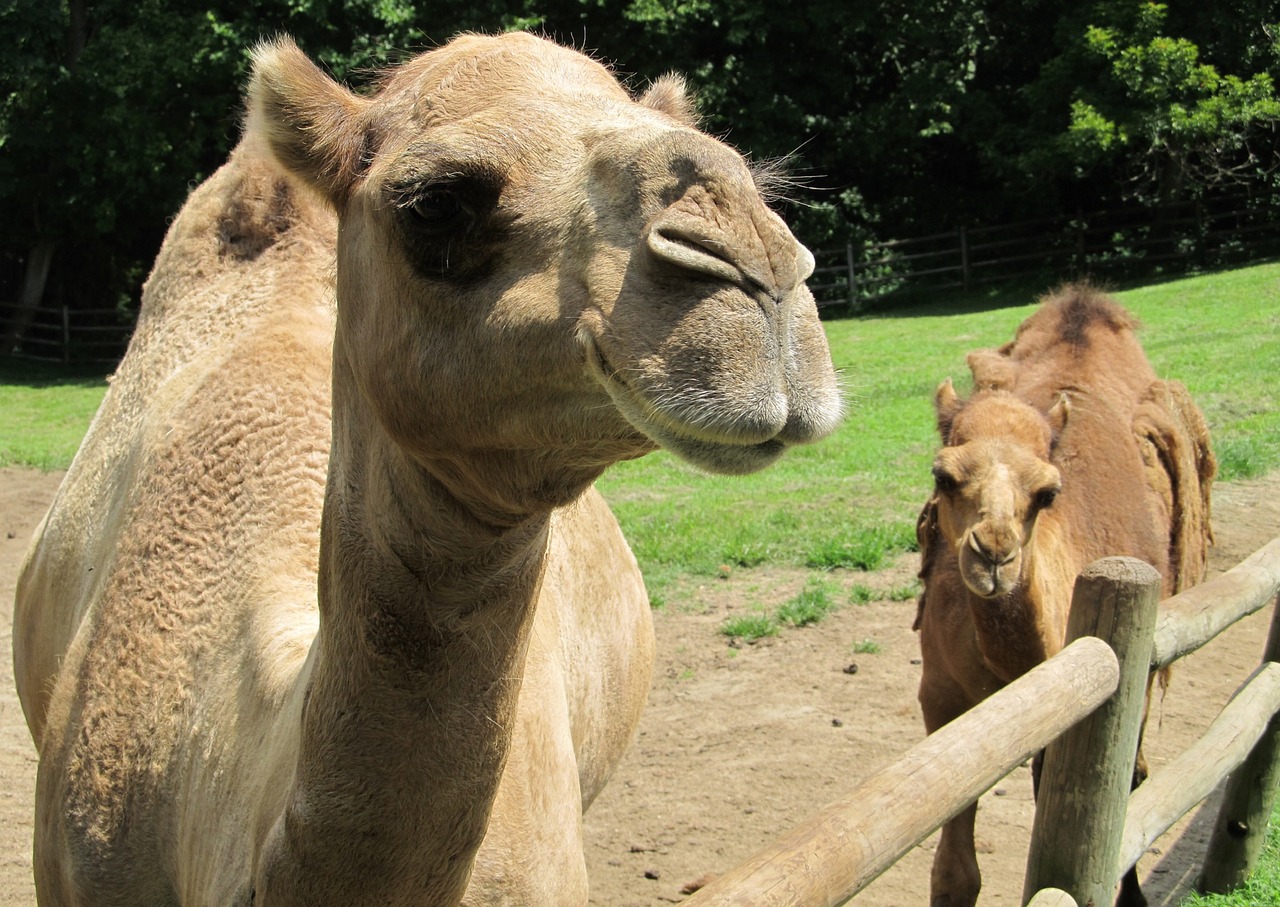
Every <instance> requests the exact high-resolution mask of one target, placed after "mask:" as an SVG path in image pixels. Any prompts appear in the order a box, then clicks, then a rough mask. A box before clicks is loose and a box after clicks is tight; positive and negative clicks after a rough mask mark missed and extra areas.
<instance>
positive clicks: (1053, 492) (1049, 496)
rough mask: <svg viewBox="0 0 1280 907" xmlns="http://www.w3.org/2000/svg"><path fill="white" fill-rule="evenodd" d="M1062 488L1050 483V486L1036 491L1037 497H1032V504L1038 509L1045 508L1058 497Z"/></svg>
mask: <svg viewBox="0 0 1280 907" xmlns="http://www.w3.org/2000/svg"><path fill="white" fill-rule="evenodd" d="M1061 490H1062V489H1061V488H1059V487H1058V486H1056V485H1050V486H1049V487H1048V488H1041V489H1040V490H1039V491H1037V492H1036V493H1035V497H1033V498H1032V499H1031V503H1032V506H1034V507H1035V509H1036V510H1044V508H1046V507H1049V506H1051V505H1052V504H1053V502H1054V501H1056V500H1057V499H1058V492H1059V491H1061Z"/></svg>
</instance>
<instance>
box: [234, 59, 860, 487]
mask: <svg viewBox="0 0 1280 907" xmlns="http://www.w3.org/2000/svg"><path fill="white" fill-rule="evenodd" d="M253 97H254V108H253V109H254V114H253V117H256V118H257V122H259V123H260V124H261V127H260V128H262V129H263V131H264V132H265V133H266V135H267V137H268V139H269V141H270V142H271V146H272V148H273V150H274V151H275V153H276V156H277V157H278V158H279V159H280V160H281V161H282V162H284V163H285V165H286V166H288V167H290V169H292V170H294V171H295V172H297V173H299V174H300V175H301V176H303V177H304V178H305V179H306V180H307V181H308V182H310V183H311V185H313V186H314V187H316V188H318V189H319V190H320V191H321V192H322V193H324V194H325V195H326V196H327V197H328V198H329V199H330V201H331V202H332V203H333V205H334V207H335V208H336V209H337V211H338V215H339V241H338V310H339V311H338V318H339V339H338V345H337V348H336V354H337V355H338V356H339V357H342V358H345V360H346V361H347V362H348V363H349V364H350V368H351V372H352V374H353V378H354V381H355V384H356V385H357V386H358V387H359V388H360V390H361V391H362V393H363V395H364V396H365V397H366V398H367V401H368V404H369V406H370V407H371V409H372V411H373V412H374V413H375V414H376V415H377V417H378V419H379V421H381V422H382V423H383V425H384V426H385V427H386V428H387V429H388V431H389V432H390V433H391V434H392V435H393V436H394V437H395V438H396V439H397V440H398V441H399V442H400V443H401V444H402V446H404V447H405V448H406V449H407V450H409V451H410V452H412V453H414V454H419V455H423V456H426V457H432V458H439V457H440V456H455V457H456V456H463V457H466V458H467V459H468V460H469V461H471V462H476V461H478V458H477V457H476V456H474V455H471V454H466V453H464V452H466V451H484V452H492V451H504V452H512V451H527V452H530V453H531V455H532V456H535V457H538V458H543V457H545V455H546V454H547V453H548V452H552V451H554V452H555V454H556V459H557V461H562V462H567V461H574V460H577V461H579V462H581V463H582V465H583V466H584V467H585V466H589V465H590V464H591V463H599V464H602V465H603V464H606V463H609V462H613V461H615V460H617V459H619V458H621V457H631V456H636V455H639V454H641V453H644V452H645V451H647V450H650V449H652V448H653V447H655V446H658V445H661V446H665V447H668V448H669V449H671V450H672V451H673V452H675V453H677V454H678V455H680V456H682V457H684V458H685V459H688V460H690V461H692V462H693V463H696V464H698V465H700V466H703V467H704V468H707V469H709V470H712V471H716V472H727V473H743V472H750V471H753V470H756V469H759V468H761V467H763V466H765V465H767V464H768V463H770V462H772V461H773V460H774V459H775V458H776V457H777V456H778V455H779V454H780V453H781V452H782V451H783V450H784V449H785V448H786V447H787V446H788V445H791V444H795V443H803V442H808V441H812V440H816V439H818V438H820V437H823V436H825V435H826V434H828V433H829V432H831V431H832V430H833V429H834V428H835V426H836V425H837V423H838V421H839V419H840V417H841V415H842V404H841V399H840V394H839V392H838V388H837V385H836V380H835V376H834V372H833V370H832V367H831V361H830V356H829V353H828V351H827V346H826V341H825V337H824V335H823V332H822V329H821V326H820V324H819V322H818V317H817V311H816V308H815V306H814V303H813V298H812V296H811V295H810V294H809V292H808V290H807V289H806V288H805V286H804V280H805V278H806V277H808V275H809V274H810V272H811V271H812V268H813V259H812V256H811V255H810V254H809V253H808V251H807V250H805V249H804V247H803V246H801V245H800V244H799V243H798V242H797V241H796V240H795V238H794V237H793V236H792V235H791V233H790V232H789V231H788V230H787V228H786V227H785V225H784V224H783V222H782V221H781V220H780V219H779V218H778V217H777V216H776V215H775V214H774V213H773V212H772V211H770V210H769V209H768V208H767V206H766V205H765V204H764V202H763V201H762V199H761V197H760V195H759V192H758V191H757V187H756V186H755V185H754V183H753V180H752V176H751V173H750V171H749V170H748V168H747V166H746V165H745V163H744V162H743V160H742V158H741V157H740V156H739V155H738V154H737V153H736V152H734V151H732V150H731V149H729V148H728V147H727V146H725V145H723V144H722V143H720V142H718V141H716V140H714V139H712V138H710V137H709V136H707V135H705V134H703V133H701V132H699V131H698V130H697V129H696V128H694V126H693V124H692V122H691V117H690V114H689V109H690V105H689V102H688V101H687V100H686V99H685V97H684V95H683V89H682V87H681V86H680V85H679V84H678V83H676V82H672V81H664V82H660V83H659V84H658V85H656V86H655V88H654V89H652V90H651V91H650V92H649V93H648V94H647V95H645V96H643V97H641V98H639V99H634V98H632V97H631V95H630V94H629V93H628V92H627V91H626V90H624V89H623V88H622V86H620V85H619V84H618V82H617V81H616V79H614V77H613V76H612V75H611V74H610V73H609V72H608V71H607V70H605V69H604V68H603V67H601V66H599V65H598V64H596V63H595V62H593V61H591V60H589V59H588V58H586V57H584V56H582V55H581V54H578V53H576V52H573V51H570V50H567V49H565V48H561V47H558V46H556V45H554V44H551V43H549V42H547V41H543V40H540V39H537V38H534V37H532V36H529V35H525V34H509V35H503V36H500V37H480V36H467V37H464V38H460V39H457V40H455V41H453V42H451V43H450V44H448V45H446V46H444V47H442V48H440V49H438V50H435V51H431V52H429V53H426V54H424V55H422V56H420V57H418V58H416V59H414V60H411V61H409V62H408V63H406V64H404V65H403V66H401V67H399V68H398V69H397V70H396V71H395V72H394V73H393V74H392V75H391V77H390V78H389V79H388V80H387V81H386V82H385V83H384V85H383V87H382V88H381V90H380V91H379V92H378V93H377V94H376V95H373V96H372V97H369V98H363V97H357V96H355V95H352V94H350V93H348V92H346V91H345V89H342V88H340V87H338V86H337V85H335V84H333V83H332V82H330V81H329V80H328V79H326V78H324V77H323V76H322V75H321V74H320V73H318V72H316V71H314V67H311V66H310V64H309V63H308V62H307V61H306V60H305V58H304V57H302V55H301V54H300V53H299V52H298V51H297V50H296V49H294V48H288V47H284V48H280V47H277V48H274V49H269V50H267V51H265V52H263V53H262V54H260V56H259V59H258V67H257V70H256V76H255V88H254V92H253ZM252 123H253V118H252V117H251V125H252ZM504 456H505V455H504ZM508 459H509V458H508Z"/></svg>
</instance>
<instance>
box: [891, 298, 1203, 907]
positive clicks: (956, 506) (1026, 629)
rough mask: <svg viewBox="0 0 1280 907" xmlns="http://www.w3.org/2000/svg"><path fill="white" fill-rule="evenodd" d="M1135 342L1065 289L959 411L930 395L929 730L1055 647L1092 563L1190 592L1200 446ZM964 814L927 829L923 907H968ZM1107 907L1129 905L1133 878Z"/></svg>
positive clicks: (968, 832)
mask: <svg viewBox="0 0 1280 907" xmlns="http://www.w3.org/2000/svg"><path fill="white" fill-rule="evenodd" d="M1135 328H1136V323H1135V322H1134V320H1133V319H1132V318H1131V317H1130V316H1129V315H1128V313H1126V312H1125V311H1124V310H1123V309H1122V308H1120V307H1119V306H1118V305H1116V304H1115V303H1114V302H1113V301H1111V300H1110V299H1108V298H1107V297H1105V296H1103V295H1101V294H1098V293H1097V292H1095V291H1093V290H1091V289H1089V288H1088V287H1068V288H1066V289H1064V290H1062V291H1060V292H1059V293H1058V294H1057V295H1055V296H1053V297H1051V298H1049V299H1048V300H1047V301H1046V302H1045V303H1044V305H1043V306H1042V307H1041V308H1040V309H1039V310H1037V311H1036V313H1035V314H1033V315H1032V316H1031V317H1030V318H1028V319H1027V320H1026V321H1025V322H1024V323H1023V324H1022V325H1021V326H1020V327H1019V328H1018V332H1017V336H1016V337H1015V339H1014V340H1013V341H1012V342H1011V343H1009V344H1006V345H1005V346H1004V347H1002V348H1000V349H999V350H982V351H978V352H975V353H972V354H970V356H969V359H968V361H969V366H970V368H971V370H972V372H973V381H974V389H975V390H974V393H973V395H972V396H971V397H970V399H969V400H967V401H965V400H961V399H960V398H959V397H958V396H957V395H956V392H955V390H954V388H953V387H952V385H951V382H950V380H947V381H944V382H943V383H942V385H941V386H940V387H939V388H938V391H937V394H936V397H935V406H936V410H937V417H938V429H939V432H940V434H941V436H942V442H943V445H944V446H943V448H942V450H941V451H940V452H939V453H938V455H937V458H936V459H935V461H934V466H933V474H934V478H935V481H936V489H935V491H934V493H933V495H932V496H931V497H930V499H929V501H928V503H927V504H926V505H925V508H924V510H923V512H922V513H921V516H920V523H919V526H918V532H919V537H920V546H921V561H922V567H921V574H920V575H921V578H922V579H923V580H924V592H923V593H922V594H921V597H920V611H919V615H918V617H917V621H916V627H917V629H919V630H920V649H921V654H922V658H923V669H922V671H923V674H922V678H921V681H920V703H921V705H922V707H923V709H924V720H925V726H926V728H927V730H928V731H929V732H933V731H934V730H936V729H938V728H939V727H941V726H943V725H944V724H946V723H947V722H949V721H951V720H952V719H953V718H955V717H956V716H958V715H960V714H961V713H962V712H964V711H966V710H967V709H969V708H971V707H972V706H973V705H975V704H976V703H978V702H980V701H981V700H982V699H984V698H986V697H987V696H989V695H990V694H991V693H993V692H995V691H996V690H998V689H999V688H1000V687H1002V686H1004V685H1005V684H1007V683H1009V682H1010V681H1011V680H1013V679H1014V678H1016V677H1018V676H1020V675H1021V674H1023V673H1024V672H1026V671H1027V670H1029V669H1030V668H1032V667H1034V666H1035V665H1036V664H1039V663H1040V662H1042V661H1043V660H1044V659H1046V658H1048V657H1049V656H1051V655H1053V654H1054V653H1056V652H1057V651H1058V650H1059V649H1061V648H1062V645H1063V637H1064V635H1065V632H1066V625H1067V615H1068V610H1069V607H1070V603H1071V593H1072V588H1073V586H1074V583H1075V578H1076V576H1077V575H1079V573H1080V571H1081V570H1082V569H1083V568H1084V567H1085V566H1087V565H1088V564H1089V563H1091V562H1092V561H1094V560H1096V559H1098V558H1101V557H1106V556H1110V555H1128V556H1131V557H1137V558H1141V559H1142V560H1144V561H1146V562H1148V563H1150V564H1151V565H1152V566H1154V567H1155V568H1156V569H1157V570H1159V571H1160V573H1161V575H1162V577H1163V583H1164V594H1166V595H1169V594H1172V593H1174V592H1177V591H1178V590H1180V589H1182V588H1184V587H1187V586H1190V585H1193V584H1195V583H1196V582H1198V581H1199V580H1200V579H1202V578H1203V576H1204V570H1205V559H1206V547H1207V545H1208V542H1209V538H1210V536H1209V488H1210V484H1211V482H1212V478H1213V473H1214V461H1213V455H1212V453H1211V452H1210V449H1209V438H1208V431H1207V429H1206V428H1205V424H1204V420H1203V417H1202V416H1201V414H1200V411H1199V410H1198V409H1197V408H1196V407H1195V404H1194V403H1192V401H1191V399H1190V398H1189V396H1188V395H1187V393H1186V391H1185V390H1184V389H1183V388H1182V386H1181V385H1179V384H1176V383H1174V382H1166V381H1160V380H1158V379H1157V378H1156V375H1155V373H1154V371H1153V370H1152V368H1151V366H1150V364H1149V363H1148V362H1147V359H1146V356H1145V355H1144V354H1143V351H1142V348H1141V346H1140V345H1139V344H1138V341H1137V338H1136V336H1135V333H1134V332H1135ZM1137 762H1138V769H1137V771H1136V775H1137V776H1139V778H1140V777H1141V776H1145V767H1144V766H1143V764H1142V759H1141V754H1139V756H1138V760H1137ZM976 811H977V808H976V806H973V807H970V808H969V809H968V810H966V811H965V812H963V813H961V814H960V815H958V816H957V817H956V818H954V819H953V820H951V821H950V822H948V823H947V824H946V825H945V826H944V827H943V830H942V838H941V841H940V843H939V845H938V849H937V853H936V855H935V858H934V863H933V875H932V885H931V902H932V903H933V904H934V905H939V907H941V905H945V907H968V905H972V904H973V903H974V902H975V901H976V900H977V896H978V890H979V888H980V885H981V876H980V874H979V870H978V863H977V859H976V857H975V855H974V841H973V826H974V817H975V814H976ZM1121 900H1122V902H1125V903H1129V904H1137V903H1142V894H1141V890H1140V888H1139V887H1138V884H1137V876H1136V873H1133V872H1131V873H1130V874H1129V875H1128V876H1127V877H1126V880H1125V884H1124V886H1123V887H1122V892H1121Z"/></svg>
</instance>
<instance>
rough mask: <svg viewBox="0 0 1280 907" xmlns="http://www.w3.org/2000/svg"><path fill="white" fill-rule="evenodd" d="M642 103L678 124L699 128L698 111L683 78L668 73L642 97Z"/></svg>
mask: <svg viewBox="0 0 1280 907" xmlns="http://www.w3.org/2000/svg"><path fill="white" fill-rule="evenodd" d="M640 103H641V104H642V105H644V106H645V107H648V108H649V109H650V110H657V111H658V112H660V113H665V114H666V115H667V116H669V117H671V118H672V119H673V120H675V121H676V122H678V123H681V124H683V125H685V126H693V127H695V128H696V127H697V125H698V111H697V108H696V107H695V106H694V103H693V98H692V97H691V96H690V95H689V86H688V84H687V83H686V82H685V80H684V77H683V76H679V75H676V74H675V73H667V74H666V75H665V76H662V77H661V78H659V79H658V80H657V81H656V82H654V83H653V84H652V85H650V86H649V89H648V90H647V91H646V92H645V93H644V94H643V95H641V96H640Z"/></svg>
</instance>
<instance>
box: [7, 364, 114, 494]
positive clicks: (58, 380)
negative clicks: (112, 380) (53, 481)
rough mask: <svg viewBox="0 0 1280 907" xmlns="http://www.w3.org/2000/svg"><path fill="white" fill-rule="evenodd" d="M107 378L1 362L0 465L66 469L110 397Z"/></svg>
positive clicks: (63, 368)
mask: <svg viewBox="0 0 1280 907" xmlns="http://www.w3.org/2000/svg"><path fill="white" fill-rule="evenodd" d="M104 374H105V372H104V371H102V370H101V369H100V368H97V369H88V370H86V369H83V368H71V367H66V366H56V365H46V364H44V363H38V362H25V361H20V360H14V359H0V413H2V414H3V417H0V466H28V467H33V468H35V469H42V470H46V471H48V470H51V469H66V468H67V466H68V465H70V463H71V458H72V457H73V456H75V452H76V449H77V448H78V447H79V446H80V440H81V439H82V438H83V437H84V433H85V431H86V430H87V429H88V427H89V422H90V421H91V420H92V419H93V414H94V413H95V412H97V409H98V404H100V403H101V402H102V395H103V394H104V393H106V389H107V382H106V378H105V377H103V376H104Z"/></svg>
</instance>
